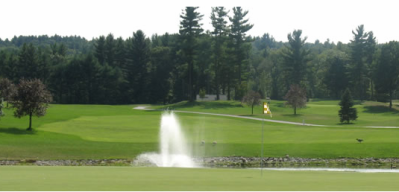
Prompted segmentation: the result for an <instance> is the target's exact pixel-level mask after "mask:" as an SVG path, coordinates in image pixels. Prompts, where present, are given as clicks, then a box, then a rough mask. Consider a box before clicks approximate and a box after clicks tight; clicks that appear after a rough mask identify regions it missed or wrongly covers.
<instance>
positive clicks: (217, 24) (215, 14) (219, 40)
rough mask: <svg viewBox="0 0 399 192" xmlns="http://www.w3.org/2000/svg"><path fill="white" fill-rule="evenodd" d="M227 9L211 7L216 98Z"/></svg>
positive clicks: (224, 38)
mask: <svg viewBox="0 0 399 192" xmlns="http://www.w3.org/2000/svg"><path fill="white" fill-rule="evenodd" d="M227 14H228V11H227V10H226V9H225V8H224V7H212V13H211V20H212V26H213V32H212V35H213V70H214V73H215V89H216V100H219V99H220V97H219V95H220V81H221V76H220V73H221V66H222V65H225V61H226V59H225V58H224V57H225V46H226V43H225V42H226V37H227V34H228V32H229V29H228V26H227V21H226V19H227Z"/></svg>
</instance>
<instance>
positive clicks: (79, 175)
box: [0, 166, 399, 191]
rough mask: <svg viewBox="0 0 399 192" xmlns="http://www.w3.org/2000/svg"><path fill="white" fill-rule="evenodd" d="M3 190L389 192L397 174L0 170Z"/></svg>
mask: <svg viewBox="0 0 399 192" xmlns="http://www.w3.org/2000/svg"><path fill="white" fill-rule="evenodd" d="M0 178H2V179H0V190H2V191H4V190H5V191H14V190H16V191H33V190H35V191H37V190H38V191H48V190H50V191H87V190H90V191H104V190H107V191H122V190H123V191H136V190H137V191H182V190H183V191H279V190H283V191H327V190H328V191H341V190H345V191H352V190H353V191H388V190H391V191H392V190H397V189H398V188H399V182H397V181H398V180H399V174H397V173H355V172H326V171H320V172H309V171H268V170H265V171H263V176H262V177H261V175H260V171H259V170H250V169H178V168H137V167H25V166H17V167H0Z"/></svg>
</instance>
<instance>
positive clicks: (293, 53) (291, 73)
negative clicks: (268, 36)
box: [282, 30, 310, 85]
mask: <svg viewBox="0 0 399 192" xmlns="http://www.w3.org/2000/svg"><path fill="white" fill-rule="evenodd" d="M301 35H302V30H294V32H292V34H291V33H290V34H288V35H287V37H288V43H289V45H290V46H289V47H286V49H284V50H283V55H282V57H283V59H284V62H283V68H284V73H285V78H286V81H287V85H291V84H298V85H299V84H301V83H302V81H303V80H304V79H305V76H306V68H307V63H308V62H309V58H308V55H309V54H310V51H309V50H308V49H306V48H305V47H304V45H305V41H306V39H307V37H305V38H303V39H302V37H301Z"/></svg>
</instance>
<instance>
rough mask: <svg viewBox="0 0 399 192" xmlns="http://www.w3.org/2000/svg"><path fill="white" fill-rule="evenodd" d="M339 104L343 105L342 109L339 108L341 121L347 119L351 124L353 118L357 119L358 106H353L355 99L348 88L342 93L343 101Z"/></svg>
mask: <svg viewBox="0 0 399 192" xmlns="http://www.w3.org/2000/svg"><path fill="white" fill-rule="evenodd" d="M339 105H340V106H341V109H340V110H339V113H338V115H339V117H340V121H341V123H342V122H344V121H346V123H348V124H349V122H350V121H351V120H356V119H357V111H356V108H354V107H353V105H354V103H353V99H352V95H351V92H350V91H349V89H348V88H347V89H346V90H345V92H344V94H343V95H342V99H341V102H339Z"/></svg>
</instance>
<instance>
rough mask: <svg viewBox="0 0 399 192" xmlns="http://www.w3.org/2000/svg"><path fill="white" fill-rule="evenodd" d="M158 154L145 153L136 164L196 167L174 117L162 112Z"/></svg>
mask: <svg viewBox="0 0 399 192" xmlns="http://www.w3.org/2000/svg"><path fill="white" fill-rule="evenodd" d="M159 141H160V146H159V148H160V153H145V154H141V155H139V156H138V157H137V160H136V162H138V163H139V162H142V161H149V162H150V163H152V164H155V165H156V166H158V167H196V165H195V163H194V162H193V160H192V158H191V157H190V153H189V150H188V148H187V146H186V145H187V142H186V140H185V136H184V134H183V132H182V130H181V127H180V123H179V121H178V119H177V117H176V115H175V114H174V113H173V111H171V112H168V111H166V112H164V113H163V114H162V117H161V126H160V132H159Z"/></svg>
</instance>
